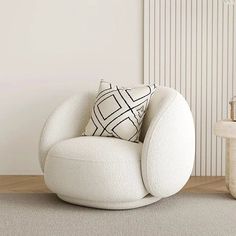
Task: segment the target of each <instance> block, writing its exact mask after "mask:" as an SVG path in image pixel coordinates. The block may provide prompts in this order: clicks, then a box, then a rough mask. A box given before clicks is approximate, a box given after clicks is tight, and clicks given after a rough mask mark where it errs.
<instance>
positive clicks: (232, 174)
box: [215, 120, 236, 198]
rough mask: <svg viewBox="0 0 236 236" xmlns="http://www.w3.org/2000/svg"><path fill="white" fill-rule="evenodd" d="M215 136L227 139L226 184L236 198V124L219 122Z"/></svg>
mask: <svg viewBox="0 0 236 236" xmlns="http://www.w3.org/2000/svg"><path fill="white" fill-rule="evenodd" d="M215 134H216V135H217V136H220V137H222V138H226V157H225V168H226V169H225V182H226V186H227V188H228V190H229V192H230V193H231V195H232V196H233V197H234V198H236V122H233V121H231V120H222V121H218V122H217V123H216V124H215Z"/></svg>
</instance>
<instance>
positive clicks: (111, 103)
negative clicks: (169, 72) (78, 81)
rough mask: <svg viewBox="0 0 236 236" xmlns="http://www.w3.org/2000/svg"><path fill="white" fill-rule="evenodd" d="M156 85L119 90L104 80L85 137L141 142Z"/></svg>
mask: <svg viewBox="0 0 236 236" xmlns="http://www.w3.org/2000/svg"><path fill="white" fill-rule="evenodd" d="M155 89H156V86H155V85H150V86H149V85H147V86H141V87H136V88H119V87H118V86H114V85H112V84H111V83H108V82H105V81H101V83H100V88H99V93H98V95H97V97H96V101H95V104H94V106H93V109H92V112H91V118H90V120H89V123H88V124H87V126H86V129H85V132H84V133H83V135H85V136H108V137H116V138H120V139H125V140H129V141H132V142H138V139H139V134H140V130H141V126H142V121H143V118H144V115H145V112H146V110H147V107H148V104H149V101H150V98H151V95H152V94H153V92H154V91H155Z"/></svg>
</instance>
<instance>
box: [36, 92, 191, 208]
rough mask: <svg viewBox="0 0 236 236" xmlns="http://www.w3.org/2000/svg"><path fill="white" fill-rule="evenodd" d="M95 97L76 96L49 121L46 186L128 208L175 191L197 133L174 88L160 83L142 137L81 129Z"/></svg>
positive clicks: (79, 199)
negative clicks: (93, 133)
mask: <svg viewBox="0 0 236 236" xmlns="http://www.w3.org/2000/svg"><path fill="white" fill-rule="evenodd" d="M92 102H93V99H92V98H90V99H88V96H86V94H80V95H76V96H74V97H72V98H70V99H68V100H67V101H65V102H64V103H63V104H62V105H61V106H59V107H58V108H57V109H56V110H55V111H54V112H53V114H52V115H51V116H50V117H49V119H48V120H47V122H46V124H45V127H44V129H43V131H42V135H41V140H40V148H39V149H40V163H41V168H42V171H43V172H44V178H45V183H46V184H47V186H48V188H49V189H50V190H51V191H52V192H54V193H56V194H57V195H58V197H59V198H61V199H63V200H64V201H67V202H70V203H74V204H78V205H82V206H88V207H95V208H104V209H129V208H136V207H140V206H144V205H148V204H151V203H153V202H156V201H158V200H160V199H161V198H165V197H168V196H171V195H173V194H175V193H177V192H178V191H179V190H180V189H181V188H182V187H183V186H184V185H185V183H186V182H187V180H188V179H189V177H190V175H191V171H192V167H193V162H194V153H195V134H194V124H193V118H192V114H191V111H190V109H189V106H188V104H187V102H186V101H185V99H184V98H183V97H182V95H180V94H179V93H178V92H177V91H176V90H174V89H170V88H166V87H159V88H158V89H157V91H156V92H155V93H154V95H153V96H152V99H151V102H150V104H149V108H148V111H147V113H146V115H145V118H144V123H143V126H142V133H141V142H140V143H132V142H128V141H125V140H121V139H117V138H110V137H95V136H93V137H88V136H86V137H85V136H83V137H80V135H81V134H82V132H83V130H84V128H85V126H86V123H87V122H88V120H89V115H90V109H91V105H92Z"/></svg>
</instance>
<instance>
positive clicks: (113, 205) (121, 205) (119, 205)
mask: <svg viewBox="0 0 236 236" xmlns="http://www.w3.org/2000/svg"><path fill="white" fill-rule="evenodd" d="M57 196H58V197H59V198H60V199H62V200H63V201H66V202H69V203H72V204H76V205H80V206H86V207H93V208H99V209H109V210H124V209H132V208H138V207H142V206H146V205H149V204H152V203H154V202H157V201H159V200H160V199H161V198H157V197H153V196H152V195H147V196H146V197H144V198H142V199H140V200H137V201H132V202H99V201H87V200H82V199H78V198H73V197H68V196H64V195H60V194H58V195H57Z"/></svg>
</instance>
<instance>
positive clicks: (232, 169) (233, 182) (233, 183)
mask: <svg viewBox="0 0 236 236" xmlns="http://www.w3.org/2000/svg"><path fill="white" fill-rule="evenodd" d="M228 145H229V146H228V147H227V148H228V155H227V156H228V157H226V158H229V159H228V161H227V162H228V165H229V166H228V170H229V175H228V183H229V191H230V193H231V195H232V196H233V197H235V198H236V139H230V140H229V144H228Z"/></svg>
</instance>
